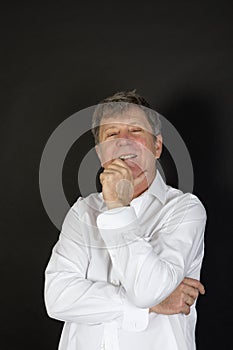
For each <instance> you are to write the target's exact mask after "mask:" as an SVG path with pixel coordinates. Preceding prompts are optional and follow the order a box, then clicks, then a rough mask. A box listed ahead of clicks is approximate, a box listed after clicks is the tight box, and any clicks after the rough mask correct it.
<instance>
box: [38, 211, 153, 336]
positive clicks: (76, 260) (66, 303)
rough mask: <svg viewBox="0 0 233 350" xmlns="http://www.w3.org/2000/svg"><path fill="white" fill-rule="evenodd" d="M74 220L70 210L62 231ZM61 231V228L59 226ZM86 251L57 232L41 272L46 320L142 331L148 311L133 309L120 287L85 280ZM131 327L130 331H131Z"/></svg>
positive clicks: (146, 322)
mask: <svg viewBox="0 0 233 350" xmlns="http://www.w3.org/2000/svg"><path fill="white" fill-rule="evenodd" d="M71 217H72V219H71V220H72V221H73V220H76V218H75V216H74V214H73V212H72V209H71V211H70V212H69V214H68V215H67V218H66V223H65V229H66V228H67V225H68V224H70V223H74V222H71V221H70V218H71ZM63 228H64V225H63ZM88 264H89V257H88V254H87V251H86V247H85V246H84V245H81V244H80V243H77V242H75V241H74V240H72V239H70V237H69V238H68V237H67V236H66V235H65V232H61V234H60V237H59V241H58V242H57V243H56V245H55V246H54V248H53V251H52V256H51V258H50V261H49V263H48V265H47V268H46V271H45V290H44V293H45V305H46V309H47V313H48V315H49V316H50V317H52V318H55V319H58V320H61V321H68V322H76V323H84V324H89V325H93V324H101V323H104V322H110V321H113V320H115V321H117V323H118V325H119V327H120V328H123V329H125V330H138V331H140V330H142V329H145V328H146V326H147V324H148V309H142V308H138V307H136V306H134V305H133V304H132V303H131V302H130V301H129V300H128V298H127V295H126V293H125V290H124V288H123V287H122V286H115V285H113V284H111V283H108V282H104V281H91V280H89V279H87V277H86V274H87V269H88ZM132 327H133V328H132Z"/></svg>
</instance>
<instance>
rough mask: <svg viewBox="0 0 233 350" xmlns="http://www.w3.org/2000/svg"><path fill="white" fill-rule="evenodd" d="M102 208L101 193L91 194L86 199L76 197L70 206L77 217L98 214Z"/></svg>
mask: <svg viewBox="0 0 233 350" xmlns="http://www.w3.org/2000/svg"><path fill="white" fill-rule="evenodd" d="M102 206H103V197H102V193H98V192H96V193H91V194H89V195H88V196H86V197H82V196H80V197H78V199H77V200H76V202H75V203H74V204H73V205H72V207H71V208H72V210H74V211H75V212H77V213H78V215H79V216H82V214H84V213H87V212H99V211H101V208H102Z"/></svg>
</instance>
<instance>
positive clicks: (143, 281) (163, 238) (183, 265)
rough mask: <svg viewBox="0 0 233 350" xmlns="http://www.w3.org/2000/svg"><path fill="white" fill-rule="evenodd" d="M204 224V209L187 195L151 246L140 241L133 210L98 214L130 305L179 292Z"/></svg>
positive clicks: (144, 305)
mask: <svg viewBox="0 0 233 350" xmlns="http://www.w3.org/2000/svg"><path fill="white" fill-rule="evenodd" d="M123 217H124V218H123ZM121 218H123V220H122V222H123V221H124V224H122V226H121ZM126 218H127V219H126ZM127 221H128V223H127ZM205 222H206V213H205V209H204V207H203V206H202V204H201V202H200V201H199V200H198V199H197V197H195V196H193V195H190V194H187V195H184V196H183V197H182V198H181V199H180V201H177V203H176V205H175V206H174V207H173V209H172V212H171V213H170V215H169V216H167V219H166V220H165V221H164V225H163V227H162V228H161V229H160V232H159V233H157V232H154V234H155V236H157V238H156V242H155V244H153V243H154V242H153V235H152V238H151V242H147V241H146V240H145V239H144V238H143V232H142V231H141V228H140V223H139V221H138V219H137V217H136V214H135V212H134V209H133V208H132V207H125V208H117V209H112V210H109V211H106V212H105V213H102V214H100V215H99V217H98V218H97V225H98V227H99V230H100V233H101V235H102V237H103V239H104V241H105V243H106V246H107V247H108V251H109V254H110V256H111V260H112V263H113V267H114V270H115V273H116V274H117V276H118V278H119V280H120V282H121V284H122V285H123V286H124V288H125V290H126V293H127V295H128V297H129V299H130V300H131V301H132V303H134V304H135V305H136V306H138V307H141V308H147V307H152V306H154V305H157V304H159V303H160V302H161V301H163V300H164V299H165V298H166V297H167V296H168V295H170V294H171V293H172V292H173V291H174V290H175V289H176V288H177V287H178V285H179V284H180V283H181V281H182V280H183V279H184V277H185V276H187V272H188V269H189V267H190V266H191V264H192V262H193V260H194V258H195V256H196V255H197V253H198V251H199V249H200V248H201V247H202V246H203V238H204V228H205ZM200 250H202V249H200Z"/></svg>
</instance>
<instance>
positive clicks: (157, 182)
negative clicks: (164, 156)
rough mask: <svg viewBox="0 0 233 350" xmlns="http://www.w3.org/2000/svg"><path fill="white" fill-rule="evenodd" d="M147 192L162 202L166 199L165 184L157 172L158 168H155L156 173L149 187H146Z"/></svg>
mask: <svg viewBox="0 0 233 350" xmlns="http://www.w3.org/2000/svg"><path fill="white" fill-rule="evenodd" d="M147 191H148V193H149V194H152V195H154V196H155V197H156V198H158V199H159V200H160V202H161V203H162V204H164V203H165V200H166V191H167V185H166V183H165V182H164V181H163V178H162V176H161V174H160V172H159V170H158V169H157V170H156V175H155V178H154V180H153V181H152V183H151V185H150V187H149V188H148V190H147Z"/></svg>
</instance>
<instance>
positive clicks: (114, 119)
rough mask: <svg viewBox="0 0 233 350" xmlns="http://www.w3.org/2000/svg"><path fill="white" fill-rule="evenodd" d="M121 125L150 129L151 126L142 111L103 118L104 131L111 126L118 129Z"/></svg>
mask: <svg viewBox="0 0 233 350" xmlns="http://www.w3.org/2000/svg"><path fill="white" fill-rule="evenodd" d="M119 124H124V125H141V126H143V127H146V128H148V127H150V124H149V122H148V120H147V117H146V116H145V114H144V112H143V111H142V110H141V111H140V110H139V111H138V110H134V111H130V110H129V111H124V112H123V113H114V115H105V116H103V118H102V120H101V123H100V126H101V128H102V129H103V130H105V129H106V128H109V127H110V126H111V125H112V126H113V127H114V126H115V127H116V126H117V125H119Z"/></svg>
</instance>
